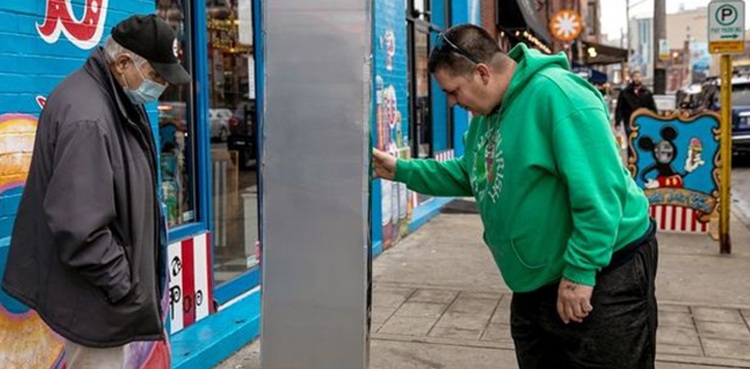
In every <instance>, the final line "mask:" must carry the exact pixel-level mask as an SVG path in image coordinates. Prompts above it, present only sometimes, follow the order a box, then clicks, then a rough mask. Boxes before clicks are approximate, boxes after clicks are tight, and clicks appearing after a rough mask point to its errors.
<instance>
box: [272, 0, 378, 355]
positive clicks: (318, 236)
mask: <svg viewBox="0 0 750 369" xmlns="http://www.w3.org/2000/svg"><path fill="white" fill-rule="evenodd" d="M264 7H265V8H264V9H263V15H264V23H265V24H264V29H265V40H266V42H265V45H266V46H265V47H266V50H265V65H266V74H267V75H266V79H265V81H266V86H265V88H266V93H265V104H264V110H265V112H264V114H265V116H264V123H263V125H264V127H263V134H264V140H265V141H264V143H263V147H262V165H263V167H262V169H261V174H262V191H263V193H262V206H261V208H262V238H263V240H262V241H263V260H262V270H263V307H262V309H263V311H262V316H263V322H262V329H261V334H262V336H261V363H262V367H263V368H264V369H359V368H366V367H367V361H368V359H367V352H368V330H369V329H368V318H367V316H368V314H369V301H370V299H369V286H370V258H369V248H370V245H369V226H368V216H369V209H368V203H369V200H368V184H369V150H370V149H369V128H368V125H369V122H368V117H369V106H370V103H369V101H370V96H369V95H370V80H369V79H370V75H371V73H370V70H369V68H370V65H369V55H370V52H371V48H370V44H371V16H370V4H369V2H367V1H363V0H273V1H268V2H264Z"/></svg>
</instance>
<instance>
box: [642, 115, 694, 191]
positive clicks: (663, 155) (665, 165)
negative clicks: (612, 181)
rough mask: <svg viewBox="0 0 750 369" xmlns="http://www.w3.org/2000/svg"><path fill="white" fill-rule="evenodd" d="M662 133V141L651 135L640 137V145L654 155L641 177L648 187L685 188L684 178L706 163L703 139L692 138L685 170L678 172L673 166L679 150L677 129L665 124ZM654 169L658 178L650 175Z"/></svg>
mask: <svg viewBox="0 0 750 369" xmlns="http://www.w3.org/2000/svg"><path fill="white" fill-rule="evenodd" d="M660 134H661V138H662V140H661V141H654V140H653V139H652V138H651V137H649V136H642V137H641V138H639V139H638V146H639V147H640V148H641V149H643V150H645V151H650V152H651V153H652V155H653V157H654V164H652V165H650V166H648V167H647V168H645V169H644V170H642V171H641V179H642V180H643V182H644V183H645V186H646V188H648V189H654V188H684V178H685V177H686V176H687V175H688V174H690V173H692V172H693V171H695V169H697V168H698V167H699V166H701V165H704V164H705V161H703V159H701V151H702V146H701V141H700V139H699V138H697V137H693V138H692V139H690V146H689V148H688V155H687V158H686V159H685V163H684V167H683V168H684V172H678V171H676V170H675V168H674V166H673V165H674V164H673V163H674V161H675V159H676V158H677V154H678V151H679V148H677V146H676V145H675V141H674V140H675V138H677V130H676V129H675V128H674V127H672V126H665V127H664V128H662V129H661V131H660ZM654 171H655V172H656V173H657V176H656V179H653V178H650V177H648V176H649V175H650V173H651V172H654Z"/></svg>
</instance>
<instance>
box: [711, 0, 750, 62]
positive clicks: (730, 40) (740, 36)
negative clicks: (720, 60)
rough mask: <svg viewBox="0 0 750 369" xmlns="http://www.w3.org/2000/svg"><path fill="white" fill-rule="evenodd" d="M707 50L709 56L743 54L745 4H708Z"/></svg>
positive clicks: (726, 0)
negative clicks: (709, 53)
mask: <svg viewBox="0 0 750 369" xmlns="http://www.w3.org/2000/svg"><path fill="white" fill-rule="evenodd" d="M708 50H709V51H710V52H711V54H742V53H744V52H745V2H744V1H742V0H718V1H712V2H710V3H709V4H708Z"/></svg>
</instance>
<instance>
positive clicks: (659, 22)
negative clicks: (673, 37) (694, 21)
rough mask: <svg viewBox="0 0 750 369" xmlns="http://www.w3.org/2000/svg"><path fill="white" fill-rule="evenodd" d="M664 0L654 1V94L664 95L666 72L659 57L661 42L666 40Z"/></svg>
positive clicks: (665, 8)
mask: <svg viewBox="0 0 750 369" xmlns="http://www.w3.org/2000/svg"><path fill="white" fill-rule="evenodd" d="M664 1H665V0H654V45H653V46H654V47H653V48H654V94H655V95H664V93H665V92H666V87H667V86H666V85H667V70H666V67H665V66H664V62H663V61H662V60H661V58H660V57H659V54H660V53H659V51H660V50H659V46H660V43H661V42H660V41H661V40H666V39H667V7H666V5H665V3H664Z"/></svg>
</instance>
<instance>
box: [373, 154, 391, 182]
mask: <svg viewBox="0 0 750 369" xmlns="http://www.w3.org/2000/svg"><path fill="white" fill-rule="evenodd" d="M372 163H373V166H374V167H375V177H377V178H383V179H387V180H391V181H392V180H393V178H395V176H396V158H395V157H393V156H390V155H388V154H387V153H385V152H384V151H380V150H378V149H372Z"/></svg>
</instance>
